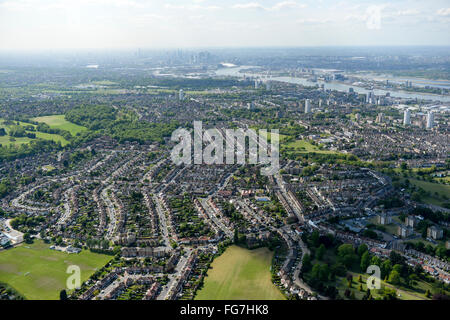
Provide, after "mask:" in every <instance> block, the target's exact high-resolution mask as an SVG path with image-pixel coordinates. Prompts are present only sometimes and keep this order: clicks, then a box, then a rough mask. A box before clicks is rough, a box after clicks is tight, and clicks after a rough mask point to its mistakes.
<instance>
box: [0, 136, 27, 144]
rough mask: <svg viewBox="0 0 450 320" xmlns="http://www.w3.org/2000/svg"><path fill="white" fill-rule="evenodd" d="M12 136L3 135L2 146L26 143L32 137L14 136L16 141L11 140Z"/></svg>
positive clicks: (0, 139)
mask: <svg viewBox="0 0 450 320" xmlns="http://www.w3.org/2000/svg"><path fill="white" fill-rule="evenodd" d="M9 139H10V136H1V137H0V144H1V145H2V146H9V145H11V144H13V145H20V144H24V143H29V142H30V141H31V140H32V139H30V138H27V137H21V138H14V141H10V140H9Z"/></svg>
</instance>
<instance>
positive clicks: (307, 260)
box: [302, 254, 311, 273]
mask: <svg viewBox="0 0 450 320" xmlns="http://www.w3.org/2000/svg"><path fill="white" fill-rule="evenodd" d="M309 270H311V256H310V255H309V254H305V255H304V256H303V261H302V273H306V272H308V271H309Z"/></svg>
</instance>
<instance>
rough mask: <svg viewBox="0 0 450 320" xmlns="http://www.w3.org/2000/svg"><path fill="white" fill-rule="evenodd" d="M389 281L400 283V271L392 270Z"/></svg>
mask: <svg viewBox="0 0 450 320" xmlns="http://www.w3.org/2000/svg"><path fill="white" fill-rule="evenodd" d="M388 281H389V282H390V283H392V284H400V273H398V271H396V270H392V271H391V273H390V274H389V280H388Z"/></svg>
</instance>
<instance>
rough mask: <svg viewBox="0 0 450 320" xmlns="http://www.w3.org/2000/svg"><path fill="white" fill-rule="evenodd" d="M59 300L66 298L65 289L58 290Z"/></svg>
mask: <svg viewBox="0 0 450 320" xmlns="http://www.w3.org/2000/svg"><path fill="white" fill-rule="evenodd" d="M59 300H67V292H66V290H64V289H63V290H61V291H60V292H59Z"/></svg>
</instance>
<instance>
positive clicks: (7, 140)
mask: <svg viewBox="0 0 450 320" xmlns="http://www.w3.org/2000/svg"><path fill="white" fill-rule="evenodd" d="M63 117H64V116H63ZM42 118H47V117H42ZM36 119H39V118H36ZM64 121H65V120H64ZM40 122H44V121H40ZM67 123H68V124H70V125H72V126H77V125H76V124H73V123H70V122H67ZM66 126H67V125H66ZM16 127H21V128H23V129H24V130H25V131H24V136H21V137H17V136H12V135H11V131H12V130H14V128H16ZM32 127H34V129H33V128H32ZM36 127H37V126H36V125H34V124H31V123H27V122H22V121H12V122H11V121H7V120H4V119H0V128H3V129H5V132H6V135H0V144H1V145H2V146H9V145H21V144H26V143H30V142H31V141H33V140H36V139H43V140H53V141H54V142H56V143H58V142H60V143H61V145H62V146H65V145H67V144H68V143H69V141H67V140H66V139H65V138H64V137H63V136H61V135H59V134H55V133H45V132H39V131H36ZM77 127H80V128H84V127H81V126H77ZM30 128H31V129H33V130H29V129H30ZM54 128H57V126H54ZM61 129H62V128H61ZM84 129H85V128H84ZM66 130H68V129H66ZM68 131H69V130H68ZM29 133H32V134H34V135H35V137H34V138H30V137H27V136H26V134H29ZM71 134H75V133H73V132H72V131H71Z"/></svg>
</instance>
